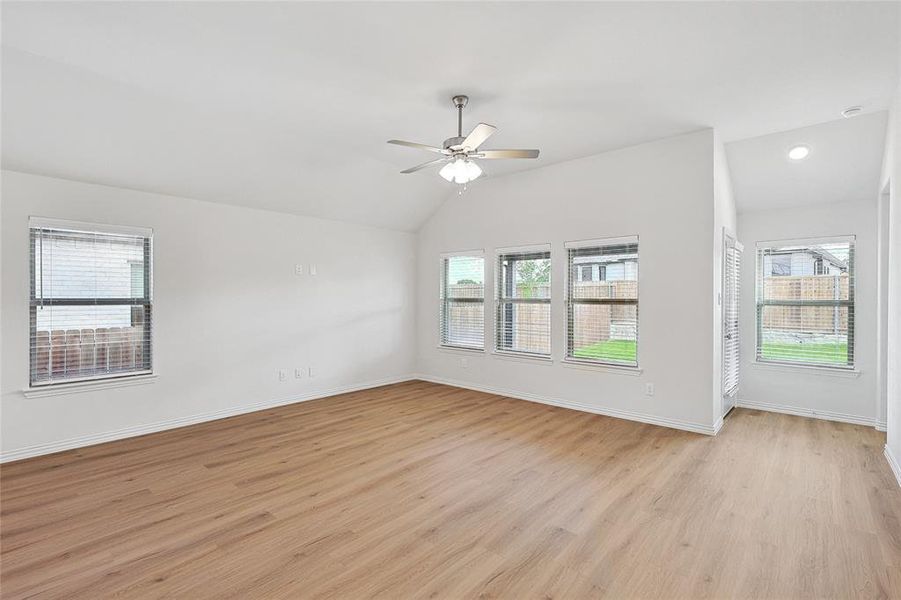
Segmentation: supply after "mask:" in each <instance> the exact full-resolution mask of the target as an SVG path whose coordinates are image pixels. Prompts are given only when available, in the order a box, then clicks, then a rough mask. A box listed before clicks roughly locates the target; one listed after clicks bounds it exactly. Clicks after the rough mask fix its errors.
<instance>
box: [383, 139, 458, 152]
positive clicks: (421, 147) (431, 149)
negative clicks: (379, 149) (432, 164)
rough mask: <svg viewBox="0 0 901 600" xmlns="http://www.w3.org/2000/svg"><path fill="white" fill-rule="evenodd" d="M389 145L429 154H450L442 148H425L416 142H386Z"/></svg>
mask: <svg viewBox="0 0 901 600" xmlns="http://www.w3.org/2000/svg"><path fill="white" fill-rule="evenodd" d="M388 143H389V144H397V145H398V146H408V147H410V148H416V149H418V150H428V151H429V152H437V153H438V154H450V151H449V150H445V149H444V148H436V147H435V146H426V145H425V144H417V143H416V142H405V141H404V140H388Z"/></svg>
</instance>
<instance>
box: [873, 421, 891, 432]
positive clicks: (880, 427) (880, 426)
mask: <svg viewBox="0 0 901 600" xmlns="http://www.w3.org/2000/svg"><path fill="white" fill-rule="evenodd" d="M873 427H875V428H876V431H881V432H883V433H885V432H886V431H888V429H887V428H888V423H886V422H885V421H876V424H875V425H873Z"/></svg>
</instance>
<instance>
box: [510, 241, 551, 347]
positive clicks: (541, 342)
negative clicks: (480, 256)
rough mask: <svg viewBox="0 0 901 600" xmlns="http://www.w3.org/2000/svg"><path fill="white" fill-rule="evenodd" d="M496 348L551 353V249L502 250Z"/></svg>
mask: <svg viewBox="0 0 901 600" xmlns="http://www.w3.org/2000/svg"><path fill="white" fill-rule="evenodd" d="M496 325H497V349H498V350H500V351H502V352H519V353H523V354H533V355H539V356H550V354H551V251H550V249H546V250H545V249H536V250H528V251H510V252H506V251H501V252H500V253H498V257H497V321H496Z"/></svg>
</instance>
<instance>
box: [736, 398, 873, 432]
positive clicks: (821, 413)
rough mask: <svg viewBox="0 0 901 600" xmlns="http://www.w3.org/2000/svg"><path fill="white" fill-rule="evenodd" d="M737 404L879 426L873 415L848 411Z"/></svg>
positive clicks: (749, 403) (786, 413) (756, 408)
mask: <svg viewBox="0 0 901 600" xmlns="http://www.w3.org/2000/svg"><path fill="white" fill-rule="evenodd" d="M735 405H736V406H739V407H741V408H752V409H754V410H765V411H768V412H776V413H782V414H785V415H796V416H799V417H811V418H814V419H823V420H825V421H838V422H840V423H852V424H854V425H867V426H869V427H876V428H877V429H878V428H879V427H878V423H877V422H876V419H874V418H872V417H860V416H857V415H849V414H846V413H840V412H833V411H828V410H814V409H812V408H799V407H797V406H785V405H783V404H771V403H769V402H752V401H748V400H742V399H741V398H739V399H737V400H736V403H735Z"/></svg>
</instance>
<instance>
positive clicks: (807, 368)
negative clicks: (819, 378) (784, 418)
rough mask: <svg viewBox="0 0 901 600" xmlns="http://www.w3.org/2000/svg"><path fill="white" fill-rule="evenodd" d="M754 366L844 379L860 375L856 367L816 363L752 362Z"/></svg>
mask: <svg viewBox="0 0 901 600" xmlns="http://www.w3.org/2000/svg"><path fill="white" fill-rule="evenodd" d="M752 364H753V365H754V367H756V368H758V369H768V370H772V371H785V372H787V373H799V372H800V373H803V372H808V373H810V374H811V375H827V376H829V377H844V378H846V379H856V378H857V377H860V371H858V370H857V369H843V368H841V367H821V366H818V365H791V364H787V363H776V362H759V361H757V362H754V363H752Z"/></svg>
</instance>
